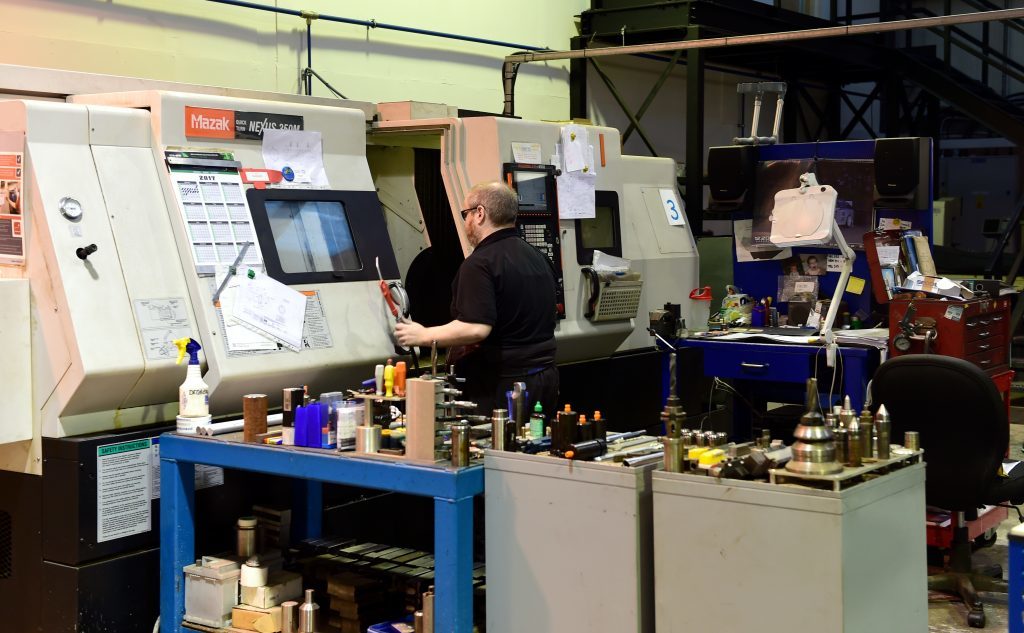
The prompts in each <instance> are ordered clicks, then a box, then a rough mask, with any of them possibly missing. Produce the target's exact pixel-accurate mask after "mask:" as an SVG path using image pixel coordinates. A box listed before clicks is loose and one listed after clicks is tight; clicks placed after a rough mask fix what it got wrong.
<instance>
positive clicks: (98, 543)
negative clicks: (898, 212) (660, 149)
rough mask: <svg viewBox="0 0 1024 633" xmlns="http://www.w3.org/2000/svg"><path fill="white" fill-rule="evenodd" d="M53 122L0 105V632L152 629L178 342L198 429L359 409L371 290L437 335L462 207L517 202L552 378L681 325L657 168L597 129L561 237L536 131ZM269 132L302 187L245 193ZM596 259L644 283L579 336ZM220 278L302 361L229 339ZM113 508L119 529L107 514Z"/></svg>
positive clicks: (276, 115) (383, 341) (223, 502)
mask: <svg viewBox="0 0 1024 633" xmlns="http://www.w3.org/2000/svg"><path fill="white" fill-rule="evenodd" d="M69 101H70V103H56V102H43V101H8V102H3V103H0V160H2V157H3V156H4V155H5V153H6V155H10V156H13V155H14V154H21V161H22V163H23V164H22V167H20V168H18V169H20V170H21V171H22V173H23V180H22V181H21V202H20V209H19V215H18V217H14V218H13V219H11V217H10V216H5V215H0V241H3V240H4V239H7V240H8V241H9V240H12V239H13V240H15V242H16V243H15V244H14V245H15V246H20V248H21V249H22V261H15V259H14V258H8V259H6V260H4V261H3V262H2V263H0V332H3V333H4V334H5V335H6V336H5V339H6V341H5V342H6V343H8V352H7V356H6V358H5V363H4V365H3V367H0V419H2V420H3V422H2V424H0V591H2V592H3V593H4V595H5V596H6V599H7V600H8V601H11V603H12V604H19V605H24V606H23V608H20V609H16V610H12V611H11V615H10V619H7V620H5V622H7V625H8V626H12V627H14V628H13V629H12V630H17V631H19V632H20V631H45V632H47V633H51V632H58V631H60V632H63V631H69V632H70V631H84V632H89V631H94V630H95V631H101V630H117V631H119V633H132V632H135V631H139V632H141V631H147V632H148V631H149V630H151V628H152V622H153V620H154V619H155V617H156V612H157V608H156V607H157V605H156V595H155V594H156V582H157V577H158V574H159V573H160V572H159V569H158V564H157V551H158V550H157V544H158V541H157V535H156V531H157V530H156V527H157V525H158V523H157V512H156V510H157V506H158V495H159V483H158V480H157V478H158V473H159V469H158V468H157V466H158V463H159V441H158V436H159V434H160V433H161V432H164V431H167V430H172V429H173V421H174V419H175V415H176V414H177V401H176V399H177V388H178V385H179V384H180V383H181V382H182V380H183V378H184V375H185V368H184V366H178V365H176V364H175V361H176V356H177V351H176V350H175V348H174V346H173V344H172V341H173V339H175V338H180V337H184V336H191V337H192V338H195V339H196V340H197V341H199V343H200V344H201V345H202V347H203V349H202V352H201V358H202V361H203V364H204V365H205V367H204V380H205V381H206V382H207V383H208V384H209V386H210V409H211V414H213V415H214V416H227V415H237V414H238V413H239V411H240V410H241V397H242V396H243V395H244V394H247V393H266V394H270V398H271V403H272V406H274V404H276V402H279V400H277V398H279V396H278V394H280V392H281V389H282V387H290V386H301V385H309V388H310V393H311V394H317V393H320V392H322V391H327V390H332V389H338V388H343V387H346V386H351V385H354V384H357V383H358V382H359V381H361V380H362V379H364V378H366V377H367V375H368V371H369V370H371V369H372V367H373V365H374V364H376V363H378V362H380V361H381V359H383V358H386V357H388V356H393V355H395V353H396V349H395V345H394V340H393V337H392V335H391V328H392V323H393V320H391V316H390V315H389V314H388V313H387V312H386V308H385V305H384V303H383V301H382V299H381V294H380V290H379V288H378V270H377V267H378V266H379V268H380V275H381V276H382V277H383V279H385V280H399V279H401V280H404V281H405V282H406V284H407V286H408V290H409V294H410V296H411V298H412V304H413V315H412V316H413V318H415V319H417V320H420V321H421V322H426V323H428V324H429V323H430V321H431V320H432V319H433V320H434V321H446V320H447V308H448V302H447V301H446V300H445V297H444V295H445V293H446V292H450V290H449V287H450V283H451V279H452V275H454V272H455V270H456V269H457V267H458V264H459V263H460V262H461V261H462V258H463V257H464V256H465V255H466V254H468V252H469V249H468V244H467V243H466V241H465V236H464V235H463V234H462V225H461V222H459V221H457V219H458V209H459V208H460V205H461V202H462V199H463V197H464V195H465V193H466V192H467V191H468V190H469V188H470V187H471V186H472V185H473V184H475V183H478V182H484V181H490V180H505V181H506V182H509V183H510V184H511V185H512V186H513V187H514V188H515V189H516V190H517V192H518V193H519V197H520V218H519V228H520V231H521V233H522V235H523V236H524V237H525V238H526V239H527V240H528V241H530V242H531V243H533V244H534V245H535V246H537V247H538V248H540V249H541V250H542V251H543V252H544V253H545V254H546V255H547V256H548V257H549V259H550V261H551V263H552V266H553V268H554V269H555V271H556V276H558V277H560V284H559V285H560V297H559V305H558V306H553V308H555V309H557V310H558V312H559V317H560V318H559V321H558V326H557V331H556V337H557V340H558V362H559V363H571V362H576V361H583V360H591V359H602V358H607V357H609V356H612V355H613V354H616V353H621V352H628V351H630V350H637V349H643V348H650V346H651V345H652V341H651V338H650V336H649V335H648V333H647V331H646V325H647V313H648V311H650V310H653V309H658V308H661V307H662V305H663V304H664V303H665V302H675V303H681V304H682V305H683V316H684V317H685V316H686V315H687V314H688V312H689V309H688V300H687V299H686V297H687V296H688V295H689V292H690V290H692V289H693V288H695V287H696V286H697V253H696V248H695V245H694V241H693V236H692V235H691V233H690V230H689V227H688V226H686V225H685V224H674V223H673V221H672V215H671V212H670V209H669V208H668V206H669V205H668V203H667V202H666V200H668V199H671V200H674V201H675V203H676V204H678V201H679V198H678V196H677V195H676V194H675V193H674V192H675V166H674V164H673V163H672V162H671V161H669V160H667V159H655V158H642V157H633V156H622V155H621V152H620V149H619V148H620V139H619V133H618V131H616V130H614V129H611V128H605V127H594V126H588V128H587V129H588V133H589V136H590V139H591V143H592V144H593V145H594V147H595V150H594V151H595V158H594V162H595V165H594V167H595V172H596V193H595V206H596V212H595V217H593V218H586V219H571V220H567V219H561V218H560V217H559V205H558V196H557V194H556V191H557V178H558V177H559V176H558V169H557V167H556V166H554V165H551V164H550V160H547V159H543V158H542V160H540V161H538V162H524V161H517V160H515V157H514V156H513V153H512V150H511V144H512V143H513V142H515V143H535V144H538V145H539V147H540V152H541V156H542V157H550V156H551V155H552V154H554V153H555V151H556V143H557V141H558V138H559V133H560V127H561V126H560V125H559V124H555V123H537V122H527V121H521V120H516V119H503V118H499V117H478V118H460V117H458V116H456V115H457V112H456V111H455V110H454V109H453V108H448V107H446V106H437V107H434V108H427V110H428V111H430V116H429V117H428V118H424V117H423V116H420V115H417V114H415V112H416V111H417V108H412V109H406V111H405V113H404V114H403V113H402V112H400V111H401V110H402V108H401V107H399V108H398V110H399V111H398V112H397V113H396V110H395V109H393V108H392V107H390V104H382V105H381V106H380V111H381V115H380V118H379V120H378V121H376V122H375V123H374V124H373V125H372V127H371V128H370V135H369V137H368V136H367V122H368V121H369V120H370V119H371V118H372V117H373V114H374V112H376V108H375V107H374V106H371V105H368V104H358V103H354V102H344V103H342V104H340V105H339V106H337V107H331V106H320V105H309V104H302V103H295V102H283V101H282V102H277V101H256V100H248V99H240V98H232V97H226V96H212V95H198V94H186V93H174V92H160V91H146V92H133V93H117V94H102V95H82V96H76V97H72V98H71V99H69ZM268 129H292V130H304V131H316V132H320V133H321V142H322V149H317V150H315V151H313V154H314V155H317V156H319V157H320V158H321V159H322V167H323V170H322V176H318V177H317V178H315V179H312V180H313V182H309V183H302V182H295V181H293V182H291V183H288V182H281V183H278V186H273V187H266V186H265V185H266V184H267V183H266V182H263V181H265V180H267V179H269V178H270V175H269V172H267V171H266V168H267V167H269V165H267V164H265V161H264V150H265V149H266V148H265V147H264V143H263V140H264V139H263V136H264V131H265V130H268ZM368 140H369V143H370V144H369V146H368V145H367V142H368ZM292 149H294V148H292ZM247 170H252V171H251V172H250V171H247ZM280 171H281V173H282V174H284V172H285V170H280ZM302 173H303V172H302V171H301V170H296V174H295V175H298V176H300V177H299V178H297V180H300V181H301V180H302V178H301V174H302ZM284 185H287V186H284ZM666 192H667V193H666ZM666 196H668V197H667V198H666ZM672 196H676V197H675V198H672ZM382 209H383V212H382ZM679 211H681V209H679ZM5 231H6V232H5ZM15 233H16V234H15ZM15 238H20V241H19V240H18V239H15ZM10 245H11V243H8V242H4V244H3V245H0V246H10ZM0 250H2V249H0ZM594 250H601V251H603V252H606V253H608V254H612V255H618V256H621V257H624V258H626V259H629V260H630V261H631V262H632V263H631V272H633V273H635V274H634V276H633V277H632V279H633V280H634V281H640V282H642V283H638V284H634V285H633V286H622V288H621V289H623V290H624V291H626V292H624V295H623V296H625V295H626V294H629V293H633V296H632V299H631V300H629V301H626V302H625V303H624V304H623V305H625V306H626V309H625V310H624V311H622V312H619V313H612V312H606V313H605V314H606V315H609V314H610V315H611V316H609V317H608V318H606V319H604V320H601V319H599V318H593V315H591V316H590V317H588V316H586V315H587V314H588V313H590V312H593V309H592V306H591V303H592V301H591V300H592V299H595V300H596V296H595V295H594V290H593V288H594V286H595V284H593V283H592V281H590V280H589V278H588V277H586V276H585V274H584V272H583V269H584V268H586V267H588V266H590V264H591V258H592V253H593V251H594ZM236 263H237V264H238V266H237V271H238V273H239V274H246V271H247V270H248V269H250V268H252V269H254V270H255V271H258V272H263V271H264V269H265V272H266V274H267V275H268V276H270V277H272V278H274V279H276V280H278V281H281V282H283V283H284V284H286V285H288V286H289V287H291V288H293V289H296V290H299V291H301V292H302V293H303V294H305V295H306V296H307V303H306V306H307V309H306V314H305V328H304V330H303V335H302V338H301V341H300V342H299V343H298V345H297V346H296V347H297V349H289V347H288V346H287V345H282V344H278V345H271V346H270V347H269V348H268V347H267V345H266V344H265V343H266V341H264V342H263V344H254V343H252V341H251V340H250V339H245V337H244V333H241V334H239V333H238V332H236V331H235V332H229V329H230V328H229V327H228V324H227V323H226V321H225V319H224V310H225V303H224V302H225V301H227V299H226V298H225V297H224V296H222V295H221V294H220V292H221V290H222V286H227V287H230V285H231V284H230V281H231V280H230V273H229V267H230V266H231V265H232V264H236ZM636 273H638V274H636ZM225 279H227V281H225ZM615 281H616V280H615V279H612V278H608V279H606V280H604V281H602V282H601V283H599V284H597V286H599V290H607V291H609V292H610V289H614V288H615V286H614V282H615ZM605 282H607V283H605ZM609 292H606V293H605V294H604V298H605V299H606V300H607V299H608V298H609V297H610V296H611V295H610V294H609ZM417 297H420V298H422V297H426V299H421V300H420V301H417ZM449 298H450V294H449ZM627 299H628V297H627ZM608 305H610V303H609V304H608ZM243 339H244V340H243ZM118 456H120V457H119V459H120V460H121V461H119V462H118V463H119V464H126V463H127V464H129V466H130V468H129V470H131V472H133V473H135V474H134V475H133V476H134V477H135V479H133V480H131V481H128V482H127V483H129V484H130V486H129V487H130V488H131V489H132V490H133V491H134V492H133V493H132V496H131V497H130V498H122V497H121V496H119V495H123V494H126V493H121V492H115V491H114V490H115V488H116V487H117V484H118V483H119V482H120V483H125V482H122V481H121V480H119V479H117V477H118V476H119V475H116V474H111V473H114V472H115V470H116V469H115V468H114V467H113V466H112V464H113V463H114V462H113V461H112V459H113V458H114V457H118ZM143 465H147V466H148V467H147V468H143ZM203 476H204V481H203V482H200V483H201V485H200V486H197V487H203V486H207V487H208V489H206V490H201V491H199V492H198V493H197V496H196V503H197V510H199V511H200V514H202V513H208V518H209V520H210V521H212V522H214V523H216V524H218V525H219V526H220V527H221V528H223V529H229V528H228V527H227V526H229V525H230V522H231V521H232V520H233V519H234V517H236V516H237V515H238V513H239V512H240V511H242V510H243V508H244V499H242V498H241V497H240V495H239V494H238V491H237V490H238V489H235V488H232V482H231V476H230V474H228V475H225V474H224V473H218V472H205V473H204V475H203ZM225 480H227V485H224V482H225ZM239 488H240V487H239ZM119 502H124V503H126V504H129V505H132V504H134V505H133V507H134V509H135V512H133V513H130V517H127V518H126V517H125V516H122V515H119V514H118V510H117V507H119ZM197 536H199V537H200V538H202V534H201V532H200V531H199V530H197ZM43 604H46V605H48V607H47V608H43V606H42V605H43ZM126 605H127V606H126Z"/></svg>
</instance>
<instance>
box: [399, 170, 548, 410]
mask: <svg viewBox="0 0 1024 633" xmlns="http://www.w3.org/2000/svg"><path fill="white" fill-rule="evenodd" d="M464 206H465V208H464V209H462V221H463V223H464V224H463V226H464V228H465V233H466V239H467V240H468V241H469V243H470V245H471V246H472V247H473V252H472V253H470V255H469V256H468V257H467V258H466V260H465V261H464V262H463V263H462V265H461V266H460V267H459V271H458V273H457V274H456V276H455V280H454V282H452V305H451V315H452V321H450V322H449V323H446V324H444V325H439V326H435V327H424V326H423V325H420V324H419V323H415V322H409V323H399V324H398V325H397V326H396V328H395V334H396V335H397V338H398V342H399V343H400V344H402V345H405V346H413V345H416V346H429V345H431V343H432V342H433V341H437V345H438V346H439V347H448V348H449V361H454V362H455V363H456V372H457V373H458V375H460V376H463V377H465V378H466V384H465V388H464V389H463V397H464V398H465V399H467V400H471V401H473V402H476V403H477V404H478V405H479V408H478V412H479V413H481V414H484V415H490V413H491V411H492V410H493V409H495V408H499V409H504V408H506V407H507V404H506V398H505V392H506V391H510V390H511V389H512V385H513V383H515V382H525V383H526V389H527V391H528V392H529V400H530V401H529V406H530V407H531V408H532V407H533V405H534V403H536V402H537V401H540V403H541V406H542V407H543V408H544V411H545V413H547V414H549V415H550V414H552V413H553V412H554V410H555V407H556V405H557V401H558V369H557V368H556V367H555V322H556V314H555V301H556V300H555V276H554V270H553V268H552V265H551V264H550V262H549V261H548V259H547V257H546V256H545V255H544V254H542V253H541V252H540V251H538V250H537V249H536V248H534V247H533V246H531V245H529V244H527V243H526V242H525V241H524V240H523V239H522V238H521V237H519V234H518V232H517V230H516V226H515V223H516V214H517V212H518V209H519V201H518V196H517V195H516V192H515V191H513V190H512V189H511V188H510V187H508V186H507V185H505V184H504V183H501V182H490V183H485V184H479V185H476V186H475V187H473V188H472V189H471V190H470V191H469V193H468V194H467V195H466V199H465V201H464Z"/></svg>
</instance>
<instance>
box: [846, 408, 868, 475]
mask: <svg viewBox="0 0 1024 633" xmlns="http://www.w3.org/2000/svg"><path fill="white" fill-rule="evenodd" d="M846 439H847V442H846V463H847V464H849V465H850V466H851V467H853V468H857V467H858V466H861V465H863V463H864V462H863V459H862V457H863V455H862V453H861V452H860V451H861V432H860V423H859V422H857V421H856V420H854V421H853V423H852V425H851V426H850V428H848V429H847V434H846Z"/></svg>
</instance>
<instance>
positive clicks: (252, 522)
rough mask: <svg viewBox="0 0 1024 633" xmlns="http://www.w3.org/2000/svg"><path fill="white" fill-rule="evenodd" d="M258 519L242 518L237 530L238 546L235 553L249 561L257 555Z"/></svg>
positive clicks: (239, 520)
mask: <svg viewBox="0 0 1024 633" xmlns="http://www.w3.org/2000/svg"><path fill="white" fill-rule="evenodd" d="M256 523H257V521H256V517H240V518H239V519H238V525H237V526H236V528H235V531H236V532H237V539H238V544H237V548H236V550H235V553H236V554H238V556H239V557H241V558H244V559H245V560H249V557H250V556H252V555H253V554H255V553H256Z"/></svg>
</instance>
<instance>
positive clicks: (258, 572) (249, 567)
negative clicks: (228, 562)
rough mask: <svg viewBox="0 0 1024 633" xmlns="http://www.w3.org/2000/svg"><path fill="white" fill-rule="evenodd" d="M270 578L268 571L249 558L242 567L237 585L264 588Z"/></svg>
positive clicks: (265, 567) (255, 560)
mask: <svg viewBox="0 0 1024 633" xmlns="http://www.w3.org/2000/svg"><path fill="white" fill-rule="evenodd" d="M269 577H270V569H269V568H268V567H267V566H266V565H261V564H260V562H259V560H257V559H256V558H250V559H249V560H247V561H246V562H245V564H244V565H242V573H241V575H240V576H239V577H238V583H239V584H240V585H242V586H243V587H265V586H266V585H267V579H268V578H269Z"/></svg>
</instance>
